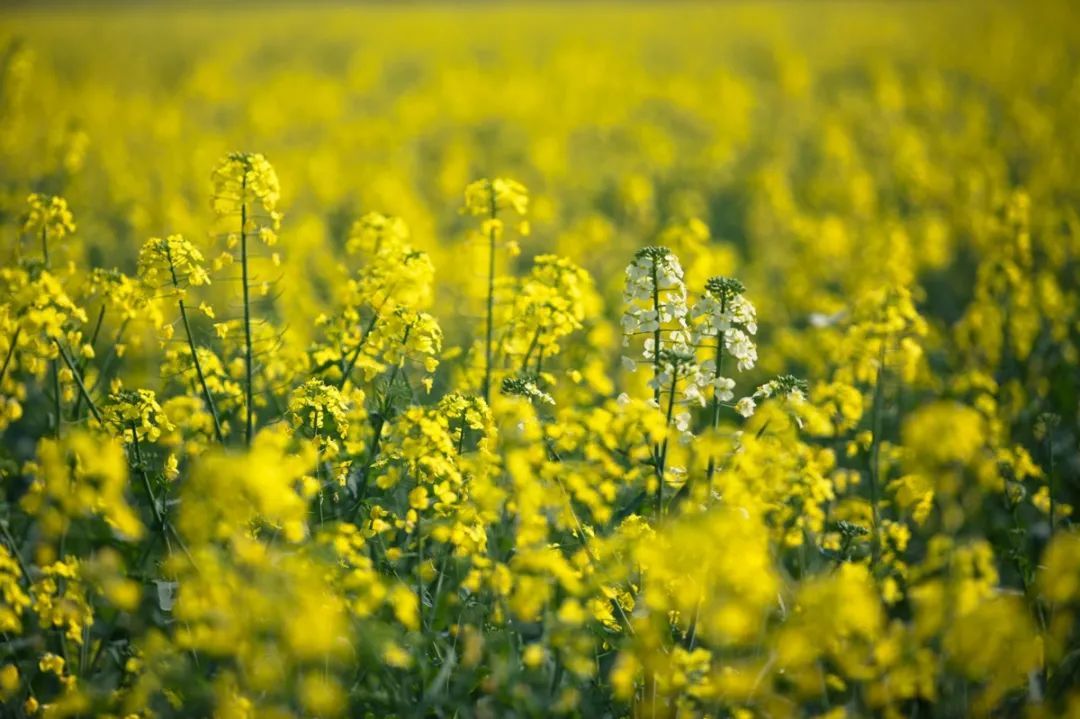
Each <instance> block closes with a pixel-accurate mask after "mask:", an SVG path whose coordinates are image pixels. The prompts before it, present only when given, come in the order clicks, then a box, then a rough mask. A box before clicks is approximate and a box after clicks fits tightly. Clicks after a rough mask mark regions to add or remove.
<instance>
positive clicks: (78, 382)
mask: <svg viewBox="0 0 1080 719" xmlns="http://www.w3.org/2000/svg"><path fill="white" fill-rule="evenodd" d="M53 342H54V343H55V344H56V349H57V351H58V352H59V353H60V359H62V360H64V364H66V365H67V366H68V369H70V370H71V374H72V376H73V377H74V379H75V386H76V387H78V388H79V392H80V393H81V394H82V396H83V399H85V400H86V404H87V406H88V407H90V413H91V414H93V415H94V419H96V420H97V421H98V423H101V422H102V419H101V412H100V411H99V410H98V408H97V405H96V404H94V400H93V399H92V398H91V397H90V393H89V392H87V391H86V385H85V384H83V378H82V374H80V373H79V368H78V367H76V366H75V363H74V362H72V361H71V358H70V357H68V356H67V352H65V351H64V348H63V347H62V346H61V345H60V340H58V339H56V338H53Z"/></svg>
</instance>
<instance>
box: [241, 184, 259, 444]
mask: <svg viewBox="0 0 1080 719" xmlns="http://www.w3.org/2000/svg"><path fill="white" fill-rule="evenodd" d="M240 198H241V199H240V272H241V281H242V282H243V285H244V379H245V388H244V405H245V410H246V412H245V414H246V417H245V425H244V426H245V429H244V444H246V445H247V446H248V447H250V446H251V436H252V435H253V434H254V432H255V405H254V403H253V402H252V354H253V353H252V350H251V298H250V296H249V287H248V251H247V174H246V173H245V175H244V179H243V180H241V185H240Z"/></svg>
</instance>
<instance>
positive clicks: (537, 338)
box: [521, 327, 542, 372]
mask: <svg viewBox="0 0 1080 719" xmlns="http://www.w3.org/2000/svg"><path fill="white" fill-rule="evenodd" d="M541 329H542V328H541V327H537V328H536V333H535V334H534V335H533V338H532V341H531V342H530V343H529V349H528V350H526V351H525V358H524V359H522V360H521V371H522V372H525V371H527V370H528V369H529V358H531V357H532V353H533V350H534V349H536V343H537V342H539V341H540V330H541ZM541 351H542V350H541Z"/></svg>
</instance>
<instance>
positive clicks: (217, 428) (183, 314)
mask: <svg viewBox="0 0 1080 719" xmlns="http://www.w3.org/2000/svg"><path fill="white" fill-rule="evenodd" d="M165 258H166V259H167V260H168V261H169V274H171V275H172V283H173V288H175V289H176V290H177V291H178V292H179V291H180V282H179V280H178V278H177V276H176V266H175V265H173V258H172V250H170V249H169V243H168V242H167V241H166V242H165ZM177 303H178V304H179V305H180V319H181V320H182V321H183V323H184V334H186V335H187V341H188V348H189V349H190V350H191V361H192V362H193V363H194V364H195V374H197V375H198V376H199V385H200V386H201V387H202V392H203V399H205V400H206V406H207V407H209V408H210V415H211V416H212V417H213V418H214V435H215V436H216V437H217V441H218V444H225V436H224V435H223V434H222V432H221V418H220V417H218V412H217V407H216V406H215V405H214V396H213V395H212V394H210V387H209V385H207V384H206V375H205V374H204V373H203V369H202V363H201V362H199V353H198V351H196V349H195V335H194V334H192V332H191V323H190V322H188V315H187V307H186V306H185V305H184V297H183V295H181V296H180V297H179V298H178V300H177Z"/></svg>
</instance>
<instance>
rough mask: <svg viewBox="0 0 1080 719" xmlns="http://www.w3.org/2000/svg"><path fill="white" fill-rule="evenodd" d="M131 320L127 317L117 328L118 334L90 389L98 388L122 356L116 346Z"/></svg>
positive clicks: (114, 337) (122, 337)
mask: <svg viewBox="0 0 1080 719" xmlns="http://www.w3.org/2000/svg"><path fill="white" fill-rule="evenodd" d="M129 322H130V320H127V319H125V320H124V321H123V322H121V323H120V327H119V329H117V330H116V335H114V336H113V340H112V346H111V347H110V348H109V353H108V354H107V355H105V359H104V360H103V361H102V362H101V369H100V371H99V372H98V375H97V377H95V378H94V383H93V384H92V385H90V390H91V391H93V390H96V389H97V388H98V387H99V386H100V385H101V383H102V381H103V380H104V379H105V378H106V377H107V376H108V375H109V374H110V373H111V372H112V367H113V364H115V361H116V360H117V358H118V357H119V356H120V355H119V354H118V353H117V351H116V348H117V346H119V345H120V343H121V341H122V340H123V339H124V333H125V332H127V328H128V323H129Z"/></svg>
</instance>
